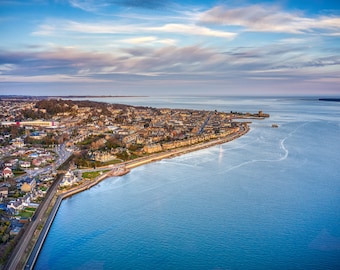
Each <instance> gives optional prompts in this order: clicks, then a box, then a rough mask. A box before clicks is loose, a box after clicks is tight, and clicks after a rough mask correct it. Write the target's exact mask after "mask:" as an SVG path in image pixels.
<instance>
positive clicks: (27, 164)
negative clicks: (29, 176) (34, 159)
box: [20, 161, 31, 168]
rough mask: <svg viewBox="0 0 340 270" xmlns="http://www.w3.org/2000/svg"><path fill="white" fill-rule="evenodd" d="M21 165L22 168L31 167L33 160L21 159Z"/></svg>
mask: <svg viewBox="0 0 340 270" xmlns="http://www.w3.org/2000/svg"><path fill="white" fill-rule="evenodd" d="M20 167H21V168H29V167H31V162H29V161H21V162H20Z"/></svg>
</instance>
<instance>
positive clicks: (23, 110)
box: [0, 97, 269, 264]
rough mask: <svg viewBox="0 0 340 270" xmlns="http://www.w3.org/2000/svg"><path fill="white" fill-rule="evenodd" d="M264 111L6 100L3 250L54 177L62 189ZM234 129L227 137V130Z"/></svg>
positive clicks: (214, 135)
mask: <svg viewBox="0 0 340 270" xmlns="http://www.w3.org/2000/svg"><path fill="white" fill-rule="evenodd" d="M265 117H269V115H267V114H264V113H262V111H259V112H258V113H254V114H252V113H239V112H232V111H231V112H228V113H227V112H218V111H200V110H188V109H170V108H160V109H157V108H151V107H139V106H129V105H122V104H108V103H101V102H94V101H88V100H64V99H60V98H58V99H57V98H54V99H39V98H29V99H27V98H22V99H20V98H6V97H2V98H1V99H0V158H1V161H0V214H1V219H0V255H1V256H0V257H1V258H2V261H1V262H0V263H2V264H3V263H5V260H6V259H7V258H8V256H9V254H10V253H11V252H12V250H13V248H14V246H15V244H16V243H17V242H18V239H19V238H20V236H21V234H22V233H21V231H22V229H23V228H24V227H25V226H27V224H28V223H29V222H30V221H31V220H32V218H33V217H34V215H35V212H36V210H37V209H38V207H39V205H40V203H41V202H42V201H43V200H44V198H45V196H46V193H47V192H48V190H49V188H50V187H51V185H52V183H53V182H54V181H55V179H56V178H57V177H58V176H59V177H60V176H61V180H60V182H59V183H58V192H63V191H67V190H70V189H72V188H74V187H77V186H80V185H82V184H84V183H88V182H90V181H94V179H95V178H96V177H99V176H100V174H102V173H103V171H104V169H107V168H112V167H115V166H117V168H122V166H124V164H127V163H128V162H129V161H133V160H137V159H142V158H147V157H150V156H153V155H155V154H157V153H166V152H168V151H172V150H173V149H181V148H183V147H190V146H197V145H199V144H202V143H207V142H211V141H216V140H221V139H223V138H229V137H230V136H232V135H235V134H237V133H238V132H240V131H244V130H247V128H248V126H247V122H246V121H237V119H251V118H257V119H263V118H265ZM228 136H229V137H228Z"/></svg>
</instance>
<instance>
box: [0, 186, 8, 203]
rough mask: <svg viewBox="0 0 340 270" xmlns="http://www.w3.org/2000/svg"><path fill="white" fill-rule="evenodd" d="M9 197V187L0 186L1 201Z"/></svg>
mask: <svg viewBox="0 0 340 270" xmlns="http://www.w3.org/2000/svg"><path fill="white" fill-rule="evenodd" d="M7 197H8V187H0V202H2V201H3V199H4V198H7Z"/></svg>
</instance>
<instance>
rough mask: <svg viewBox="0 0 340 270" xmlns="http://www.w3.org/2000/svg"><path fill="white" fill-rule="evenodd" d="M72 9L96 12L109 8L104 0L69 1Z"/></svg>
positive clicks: (108, 4) (107, 2)
mask: <svg viewBox="0 0 340 270" xmlns="http://www.w3.org/2000/svg"><path fill="white" fill-rule="evenodd" d="M69 3H70V5H71V6H72V7H74V8H78V9H82V10H84V11H87V12H98V11H99V10H100V9H103V8H106V7H108V6H110V3H109V1H105V0H69Z"/></svg>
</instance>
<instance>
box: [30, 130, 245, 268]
mask: <svg viewBox="0 0 340 270" xmlns="http://www.w3.org/2000/svg"><path fill="white" fill-rule="evenodd" d="M249 130H250V128H249V126H248V125H242V126H241V127H240V130H239V131H237V132H236V133H233V134H229V135H227V136H226V137H223V138H218V139H214V140H211V141H208V142H203V143H199V144H195V145H191V146H187V147H181V148H178V149H172V150H168V151H166V152H160V153H155V154H151V155H150V156H147V157H141V158H137V159H134V160H131V161H126V162H123V163H120V164H119V166H123V167H124V171H121V173H119V174H113V173H112V172H113V170H110V171H109V172H106V173H104V174H102V175H100V176H98V177H97V178H95V179H94V180H92V181H91V182H88V183H84V184H82V185H79V186H77V187H74V188H71V189H69V190H65V191H62V192H60V191H57V192H55V194H53V196H52V198H53V197H55V198H56V199H55V202H54V204H53V205H52V206H51V207H52V210H51V212H50V213H49V215H48V217H47V219H46V222H45V223H44V225H43V228H42V230H41V231H40V232H38V234H39V236H38V239H37V241H36V242H35V243H34V246H33V248H32V249H31V251H30V252H29V254H28V256H27V260H26V263H25V266H24V267H23V269H33V268H34V265H35V262H36V260H37V258H38V256H39V252H40V250H41V248H42V246H43V244H44V241H45V239H46V237H47V235H48V232H49V229H50V227H51V226H52V224H53V221H54V218H55V216H56V214H57V212H58V209H59V207H60V205H61V202H62V201H63V200H64V199H66V198H68V197H71V196H73V195H75V194H77V193H80V192H82V191H85V190H87V189H90V188H91V187H93V186H95V185H97V184H99V183H100V182H101V181H103V180H105V179H106V178H109V177H114V176H121V175H124V174H126V173H129V172H130V170H131V169H133V168H136V167H139V166H142V165H145V164H148V163H151V162H154V161H159V160H162V159H165V158H173V157H176V156H180V155H183V154H187V153H191V152H194V151H197V150H201V149H205V148H209V147H212V146H215V145H219V144H224V143H227V142H230V141H232V140H234V139H237V138H239V137H241V136H243V135H244V134H246V133H247V132H248V131H249ZM60 180H61V179H60ZM60 180H59V182H60Z"/></svg>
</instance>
